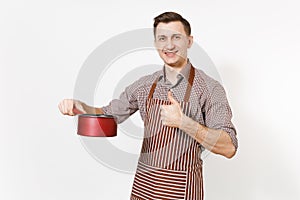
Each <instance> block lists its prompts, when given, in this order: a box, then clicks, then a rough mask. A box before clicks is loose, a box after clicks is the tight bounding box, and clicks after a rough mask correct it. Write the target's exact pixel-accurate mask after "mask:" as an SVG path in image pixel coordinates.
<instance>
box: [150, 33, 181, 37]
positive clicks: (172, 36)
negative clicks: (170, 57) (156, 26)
mask: <svg viewBox="0 0 300 200" xmlns="http://www.w3.org/2000/svg"><path fill="white" fill-rule="evenodd" d="M177 35H180V36H182V34H181V33H175V34H172V35H171V37H173V36H177ZM156 36H157V37H168V36H167V35H163V34H162V35H156Z"/></svg>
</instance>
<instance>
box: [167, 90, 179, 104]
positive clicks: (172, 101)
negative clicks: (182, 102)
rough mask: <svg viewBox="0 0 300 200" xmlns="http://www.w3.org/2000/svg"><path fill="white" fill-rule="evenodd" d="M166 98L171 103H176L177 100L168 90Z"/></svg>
mask: <svg viewBox="0 0 300 200" xmlns="http://www.w3.org/2000/svg"><path fill="white" fill-rule="evenodd" d="M168 99H169V101H171V103H172V104H178V102H177V101H176V100H175V99H174V98H173V96H172V92H171V91H169V92H168Z"/></svg>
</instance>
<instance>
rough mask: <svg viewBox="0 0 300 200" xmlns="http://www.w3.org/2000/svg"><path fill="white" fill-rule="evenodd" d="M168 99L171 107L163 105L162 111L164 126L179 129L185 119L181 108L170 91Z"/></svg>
mask: <svg viewBox="0 0 300 200" xmlns="http://www.w3.org/2000/svg"><path fill="white" fill-rule="evenodd" d="M168 99H169V101H170V102H171V105H162V106H161V109H160V117H161V120H162V124H163V125H166V126H170V127H175V128H179V126H180V125H181V120H182V117H183V113H182V110H181V107H180V105H179V103H178V102H177V101H176V100H175V99H174V98H173V96H172V93H171V92H170V91H169V92H168Z"/></svg>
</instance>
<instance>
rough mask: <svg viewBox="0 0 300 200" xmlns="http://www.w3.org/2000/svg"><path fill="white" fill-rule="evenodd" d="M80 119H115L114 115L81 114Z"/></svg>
mask: <svg viewBox="0 0 300 200" xmlns="http://www.w3.org/2000/svg"><path fill="white" fill-rule="evenodd" d="M78 116H79V117H96V118H114V116H113V115H107V114H80V115H78Z"/></svg>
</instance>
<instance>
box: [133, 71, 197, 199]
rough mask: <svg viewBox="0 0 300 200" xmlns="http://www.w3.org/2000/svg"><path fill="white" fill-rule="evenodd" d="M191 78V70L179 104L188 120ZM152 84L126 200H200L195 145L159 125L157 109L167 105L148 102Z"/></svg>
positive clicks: (158, 110) (192, 140)
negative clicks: (135, 166) (136, 165)
mask: <svg viewBox="0 0 300 200" xmlns="http://www.w3.org/2000/svg"><path fill="white" fill-rule="evenodd" d="M194 76H195V69H194V67H191V70H190V75H189V84H188V86H187V88H186V92H185V96H184V101H181V102H179V104H180V106H181V108H182V111H183V113H184V114H185V115H187V116H191V108H190V103H189V98H190V94H191V88H192V85H193V80H194ZM156 84H157V80H156V81H155V82H154V83H153V85H152V87H151V89H150V92H149V95H148V99H147V102H146V116H145V119H144V125H145V132H144V140H143V145H142V149H141V155H140V158H139V162H138V167H137V171H136V174H135V178H134V182H133V188H132V192H131V198H130V199H131V200H146V199H147V200H148V199H149V200H150V199H164V200H171V199H172V200H175V199H176V200H177V199H185V200H203V180H202V160H201V158H200V155H201V149H200V147H199V143H197V142H196V140H194V139H193V138H191V137H190V136H189V135H188V134H186V133H185V132H183V131H182V130H180V129H178V128H174V127H168V126H165V125H162V121H161V119H160V106H161V105H170V104H171V102H170V101H167V100H161V99H153V98H152V96H153V93H154V90H155V88H156Z"/></svg>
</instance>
